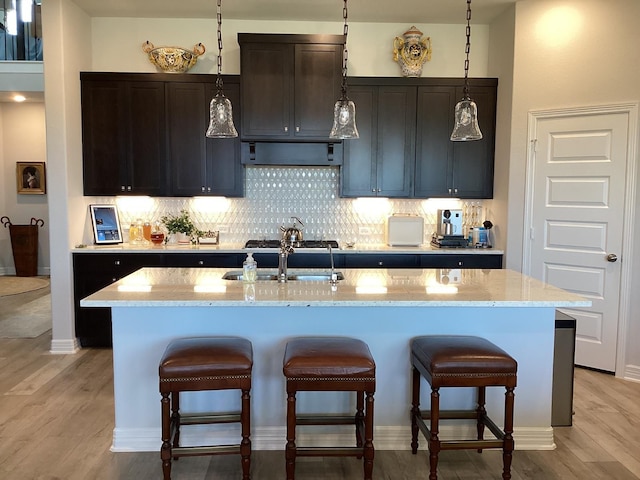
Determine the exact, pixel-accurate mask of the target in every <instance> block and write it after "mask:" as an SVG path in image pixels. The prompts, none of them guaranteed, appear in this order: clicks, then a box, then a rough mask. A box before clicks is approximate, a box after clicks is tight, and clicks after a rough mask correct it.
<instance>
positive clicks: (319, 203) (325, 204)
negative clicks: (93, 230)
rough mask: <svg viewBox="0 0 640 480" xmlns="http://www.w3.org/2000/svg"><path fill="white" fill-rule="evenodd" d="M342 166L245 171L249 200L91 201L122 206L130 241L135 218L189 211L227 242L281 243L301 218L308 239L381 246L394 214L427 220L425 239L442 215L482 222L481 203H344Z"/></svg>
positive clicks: (204, 227)
mask: <svg viewBox="0 0 640 480" xmlns="http://www.w3.org/2000/svg"><path fill="white" fill-rule="evenodd" d="M339 188H340V169H339V167H254V166H251V167H246V170H245V197H244V198H223V197H194V198H156V197H154V198H149V197H117V198H114V197H104V198H102V197H100V198H93V199H92V200H91V202H92V203H116V204H117V205H118V211H119V213H120V222H121V224H122V228H123V230H124V235H125V241H126V240H127V235H128V226H129V225H130V224H131V223H132V222H134V221H135V220H136V219H138V218H141V219H142V220H143V221H151V222H154V221H156V220H160V217H162V216H163V215H166V214H175V213H178V212H179V211H180V210H182V209H186V210H188V211H189V213H190V214H191V217H192V219H193V220H194V223H195V224H196V226H197V227H198V228H200V229H201V230H219V231H220V242H221V243H228V242H232V243H243V242H245V241H246V240H249V239H263V238H264V239H275V238H280V230H279V227H280V225H285V226H290V225H291V224H292V220H291V217H293V216H295V217H298V218H300V219H301V220H302V222H303V223H304V228H303V233H304V236H305V239H308V240H320V239H332V240H338V241H339V242H347V241H349V242H355V243H359V244H381V243H384V241H385V239H384V237H385V228H386V224H385V222H386V219H387V217H388V216H389V215H392V214H394V213H406V214H414V215H420V216H422V217H423V218H424V219H425V242H428V241H429V239H430V238H431V234H432V233H433V232H434V231H435V230H436V212H437V210H438V209H442V208H458V209H462V210H463V216H464V219H465V222H469V223H475V222H482V221H483V220H484V217H483V215H482V202H480V201H477V202H470V201H464V202H463V201H460V200H456V199H453V200H450V199H429V200H404V199H386V198H358V199H351V198H340V197H339Z"/></svg>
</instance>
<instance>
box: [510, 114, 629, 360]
mask: <svg viewBox="0 0 640 480" xmlns="http://www.w3.org/2000/svg"><path fill="white" fill-rule="evenodd" d="M531 120H532V122H531V124H530V140H531V150H530V153H531V155H530V157H529V158H530V164H529V168H528V173H529V181H528V189H529V199H528V207H529V208H528V219H527V220H528V225H529V228H530V231H529V232H528V233H529V235H528V239H527V240H525V243H528V248H527V245H525V252H528V262H527V261H526V259H525V262H524V265H523V267H524V268H523V270H524V271H525V272H526V271H527V270H528V273H529V274H530V275H531V276H533V277H535V278H538V279H540V280H543V281H545V282H547V283H550V284H552V285H555V286H557V287H560V288H563V289H565V290H568V291H571V292H575V293H577V294H579V295H582V296H584V297H587V298H589V299H590V300H591V301H592V302H593V306H592V307H591V308H585V309H576V310H566V309H565V310H564V311H565V313H567V314H569V315H571V316H573V317H575V318H576V319H577V342H576V364H577V365H582V366H586V367H591V368H597V369H600V370H605V371H611V372H615V368H616V349H617V339H618V325H619V309H620V288H621V278H622V275H621V272H622V270H621V265H622V260H623V259H622V251H623V235H624V228H625V190H626V172H627V168H628V164H629V162H628V156H629V151H630V148H629V128H630V114H629V112H628V111H627V112H625V111H615V110H614V111H607V110H604V111H591V110H586V111H584V112H581V111H574V112H573V113H567V112H556V114H549V115H539V116H537V115H533V116H532V117H531ZM525 256H526V255H525Z"/></svg>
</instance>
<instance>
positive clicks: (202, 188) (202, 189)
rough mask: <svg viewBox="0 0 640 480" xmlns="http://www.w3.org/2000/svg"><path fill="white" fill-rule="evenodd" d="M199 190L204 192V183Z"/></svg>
mask: <svg viewBox="0 0 640 480" xmlns="http://www.w3.org/2000/svg"><path fill="white" fill-rule="evenodd" d="M200 191H201V192H203V193H204V185H203V186H202V187H201V190H200Z"/></svg>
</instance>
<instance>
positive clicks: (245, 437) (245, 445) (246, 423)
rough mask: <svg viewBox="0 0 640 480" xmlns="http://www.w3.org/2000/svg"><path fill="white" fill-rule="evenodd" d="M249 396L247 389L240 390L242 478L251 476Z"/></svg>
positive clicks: (247, 478) (247, 479) (245, 478)
mask: <svg viewBox="0 0 640 480" xmlns="http://www.w3.org/2000/svg"><path fill="white" fill-rule="evenodd" d="M250 400H251V396H250V394H249V390H242V411H241V413H240V425H241V427H242V441H241V442H240V457H241V464H242V480H249V479H250V478H251V476H250V474H249V472H250V470H251V440H250V439H249V436H250V435H251V402H250Z"/></svg>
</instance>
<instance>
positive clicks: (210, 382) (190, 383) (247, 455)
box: [158, 337, 253, 480]
mask: <svg viewBox="0 0 640 480" xmlns="http://www.w3.org/2000/svg"><path fill="white" fill-rule="evenodd" d="M252 366H253V348H252V345H251V342H250V341H249V340H246V339H244V338H239V337H193V338H180V339H177V340H173V341H172V342H170V343H169V345H168V346H167V349H166V350H165V352H164V354H163V355H162V359H161V360H160V366H159V369H158V370H159V374H160V393H161V394H162V400H161V402H162V447H161V449H160V457H161V459H162V473H163V475H164V480H169V479H170V478H171V458H173V459H174V460H177V459H178V458H179V457H183V456H196V455H225V454H240V456H241V464H242V478H243V480H249V479H250V475H249V469H250V466H251V464H250V462H251V440H250V439H249V435H250V431H251V422H250V418H251V417H250V395H249V394H250V390H251V369H252ZM231 389H238V390H241V391H242V394H241V404H242V406H241V410H240V411H239V412H230V413H207V414H198V413H194V414H181V413H180V392H186V391H190V392H194V391H202V390H231ZM219 423H240V425H241V430H242V440H241V442H240V444H237V445H205V446H191V447H181V446H180V426H181V425H201V424H219Z"/></svg>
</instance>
